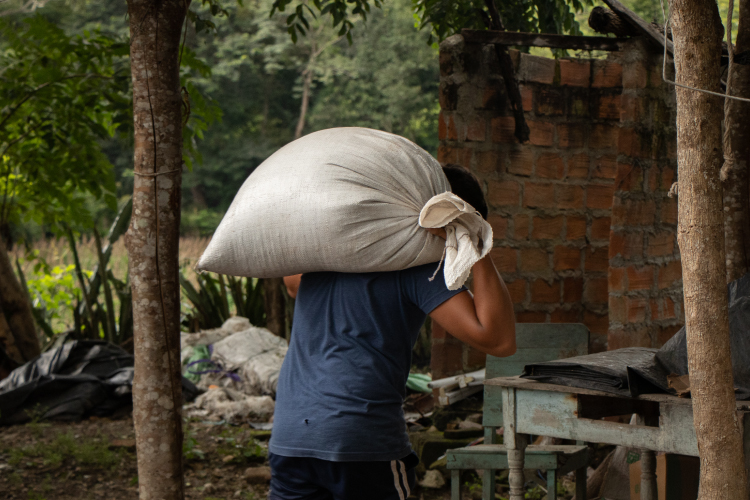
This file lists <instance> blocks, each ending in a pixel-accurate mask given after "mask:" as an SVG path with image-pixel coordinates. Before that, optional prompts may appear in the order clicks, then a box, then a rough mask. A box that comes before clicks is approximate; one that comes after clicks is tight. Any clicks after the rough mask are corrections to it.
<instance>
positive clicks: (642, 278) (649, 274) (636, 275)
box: [628, 266, 654, 291]
mask: <svg viewBox="0 0 750 500" xmlns="http://www.w3.org/2000/svg"><path fill="white" fill-rule="evenodd" d="M653 284H654V268H653V267H651V266H645V267H641V268H636V267H629V268H628V290H631V291H632V290H650V289H651V287H652V286H653Z"/></svg>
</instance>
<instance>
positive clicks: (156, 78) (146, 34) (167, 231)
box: [126, 0, 189, 500]
mask: <svg viewBox="0 0 750 500" xmlns="http://www.w3.org/2000/svg"><path fill="white" fill-rule="evenodd" d="M188 4H189V1H185V0H160V1H159V2H156V1H152V0H128V14H129V20H130V41H131V45H130V61H131V68H132V69H131V71H132V78H133V120H134V140H135V152H134V169H135V174H136V175H135V183H134V187H133V216H132V219H131V222H130V227H129V229H128V233H127V240H126V242H127V246H128V255H129V267H130V269H129V272H130V277H131V280H132V291H133V322H134V328H133V330H134V331H133V340H134V354H135V376H134V379H133V423H134V425H135V433H136V447H137V451H138V482H139V489H140V498H141V499H142V500H175V499H182V498H184V485H183V472H182V415H181V409H182V394H181V375H180V287H179V280H178V251H179V227H180V204H181V196H180V194H181V183H182V108H181V106H182V98H181V95H180V79H179V55H180V34H181V29H182V23H183V21H184V19H185V14H186V11H187V8H188Z"/></svg>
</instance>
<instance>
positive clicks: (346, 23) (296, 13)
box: [271, 0, 382, 43]
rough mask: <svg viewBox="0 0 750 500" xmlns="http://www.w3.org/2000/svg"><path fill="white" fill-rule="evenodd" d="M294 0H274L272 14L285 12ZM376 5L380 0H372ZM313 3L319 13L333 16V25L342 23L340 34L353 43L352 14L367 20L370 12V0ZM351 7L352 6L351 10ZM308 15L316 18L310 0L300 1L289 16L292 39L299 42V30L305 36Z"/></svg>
mask: <svg viewBox="0 0 750 500" xmlns="http://www.w3.org/2000/svg"><path fill="white" fill-rule="evenodd" d="M292 1H293V0H274V2H273V7H272V9H271V15H272V16H273V15H274V13H275V12H276V11H277V10H278V11H281V12H283V11H284V9H285V8H286V7H287V6H288V5H289V4H291V3H292ZM372 4H373V5H374V6H375V7H380V6H381V5H382V2H381V1H380V0H372ZM312 5H313V6H314V7H315V8H316V9H317V11H318V13H319V15H321V16H325V15H329V14H330V16H331V19H332V22H333V27H334V28H335V27H336V26H339V25H341V27H340V28H339V30H338V36H346V38H347V40H349V43H352V35H351V31H352V28H354V22H352V20H351V19H350V16H359V17H361V18H362V20H367V14H368V13H369V12H370V2H369V1H368V0H312ZM349 7H351V8H352V10H351V12H350V11H349ZM307 16H310V17H312V18H316V17H317V16H316V14H315V11H313V9H312V8H310V3H309V2H299V3H298V4H297V6H296V7H294V9H293V12H292V13H291V14H290V15H289V16H287V18H286V24H287V32H288V33H289V35H290V36H291V37H292V41H293V42H294V43H297V32H299V33H300V34H302V35H303V36H304V35H306V34H307V32H308V31H309V30H310V23H309V22H308V20H307V19H308V18H307Z"/></svg>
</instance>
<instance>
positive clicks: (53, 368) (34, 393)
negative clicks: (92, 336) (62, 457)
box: [0, 340, 200, 425]
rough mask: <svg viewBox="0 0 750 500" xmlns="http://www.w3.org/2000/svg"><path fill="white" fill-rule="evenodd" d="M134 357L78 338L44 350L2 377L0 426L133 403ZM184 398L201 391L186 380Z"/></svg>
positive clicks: (81, 414)
mask: <svg viewBox="0 0 750 500" xmlns="http://www.w3.org/2000/svg"><path fill="white" fill-rule="evenodd" d="M132 385H133V356H132V355H131V354H129V353H128V352H126V351H125V350H123V349H122V348H120V347H118V346H116V345H114V344H110V343H108V342H103V341H94V340H77V341H72V342H67V343H65V344H63V345H62V346H59V347H57V348H55V349H51V350H49V351H47V352H44V353H42V354H41V355H40V356H38V357H37V358H35V359H33V360H31V361H29V362H28V363H26V364H24V365H23V366H20V367H18V368H16V369H15V370H13V371H12V372H11V374H10V375H9V376H8V377H6V378H5V379H3V380H0V425H11V424H21V423H24V422H28V421H30V420H32V419H39V420H45V419H50V420H68V421H71V420H80V419H82V418H84V417H88V416H90V415H96V416H104V415H110V414H112V412H114V411H115V410H118V409H120V408H123V407H127V406H129V405H131V404H132V391H131V389H132ZM182 388H183V391H182V392H183V399H185V400H187V401H189V400H192V399H193V398H195V396H196V395H197V394H198V393H199V392H200V391H199V390H198V389H197V388H196V387H195V385H193V383H192V382H190V381H189V380H187V379H185V378H183V379H182Z"/></svg>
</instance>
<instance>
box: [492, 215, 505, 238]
mask: <svg viewBox="0 0 750 500" xmlns="http://www.w3.org/2000/svg"><path fill="white" fill-rule="evenodd" d="M487 222H489V223H490V226H492V236H493V237H494V238H495V239H496V240H503V239H505V237H506V235H507V233H508V217H506V216H504V215H490V216H489V217H487Z"/></svg>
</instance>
